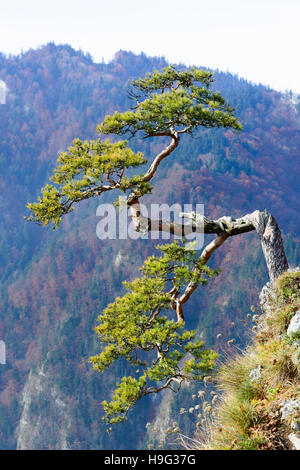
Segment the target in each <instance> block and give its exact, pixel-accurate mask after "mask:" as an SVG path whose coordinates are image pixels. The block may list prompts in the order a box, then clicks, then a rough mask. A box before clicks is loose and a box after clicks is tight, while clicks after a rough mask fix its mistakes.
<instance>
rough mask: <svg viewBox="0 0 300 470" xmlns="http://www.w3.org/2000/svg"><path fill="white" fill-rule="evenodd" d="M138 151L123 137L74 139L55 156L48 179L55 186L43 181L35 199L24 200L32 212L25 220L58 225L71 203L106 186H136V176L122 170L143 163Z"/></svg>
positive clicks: (137, 181)
mask: <svg viewBox="0 0 300 470" xmlns="http://www.w3.org/2000/svg"><path fill="white" fill-rule="evenodd" d="M145 162H146V160H145V159H144V158H143V155H142V153H140V152H138V153H134V152H133V151H132V150H131V149H130V148H128V147H127V142H126V141H119V142H117V143H110V142H109V141H108V140H106V141H105V142H101V140H100V139H97V140H91V141H81V140H80V139H75V140H74V142H73V146H72V147H70V148H69V151H68V152H62V153H61V154H60V155H59V157H58V166H57V168H56V169H55V170H54V172H53V176H52V177H51V180H52V181H53V182H54V183H56V184H57V186H58V187H59V189H57V187H55V186H53V185H50V184H47V185H46V186H45V187H44V188H43V189H42V197H39V200H38V202H37V203H32V204H28V205H27V207H28V208H29V209H30V210H31V211H32V212H33V215H31V216H30V217H29V218H28V220H33V221H35V222H38V223H42V224H43V225H48V224H49V223H50V222H52V223H53V224H54V227H57V226H58V225H59V222H60V220H61V218H62V216H63V215H64V214H66V213H68V212H70V211H71V210H73V204H74V203H78V202H80V201H81V200H83V199H88V198H90V197H93V196H95V195H98V194H101V193H102V192H104V191H107V190H110V189H120V190H123V191H125V190H126V189H127V188H130V187H137V188H138V187H139V186H140V178H138V177H134V178H132V179H130V178H126V179H125V178H124V177H123V175H124V171H125V170H127V169H128V168H130V167H131V168H135V167H137V166H140V165H143V164H144V163H145Z"/></svg>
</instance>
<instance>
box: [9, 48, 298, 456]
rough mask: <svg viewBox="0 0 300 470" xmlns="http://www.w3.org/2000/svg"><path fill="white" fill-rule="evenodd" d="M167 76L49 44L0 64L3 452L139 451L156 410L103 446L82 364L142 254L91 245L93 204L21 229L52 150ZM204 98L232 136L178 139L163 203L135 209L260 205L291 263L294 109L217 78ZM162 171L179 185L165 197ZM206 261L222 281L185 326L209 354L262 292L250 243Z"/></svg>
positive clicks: (99, 385) (240, 340) (238, 331)
mask: <svg viewBox="0 0 300 470" xmlns="http://www.w3.org/2000/svg"><path fill="white" fill-rule="evenodd" d="M166 65H167V62H166V60H165V59H164V58H159V57H156V58H151V57H147V56H146V55H145V54H140V55H135V54H133V53H131V52H126V51H119V52H118V53H117V54H116V55H115V57H114V59H113V60H112V61H111V62H110V63H108V64H95V63H93V61H92V58H91V57H90V56H89V55H85V54H83V53H82V52H80V51H75V50H74V49H72V47H70V46H68V45H62V46H55V45H54V44H51V43H50V44H48V45H46V46H43V47H41V48H39V49H37V50H30V51H28V52H26V53H25V54H23V55H20V56H18V57H6V56H4V55H0V80H1V81H2V82H3V83H5V84H6V87H7V89H8V91H7V93H6V97H5V104H2V105H0V136H1V138H0V189H1V193H0V208H1V214H2V217H1V220H0V235H1V236H0V260H1V263H0V280H1V297H0V312H1V313H0V315H1V321H0V339H2V340H4V341H5V343H6V347H7V364H6V365H0V448H2V449H9V448H16V447H18V448H23V449H25V448H27V449H29V448H34V449H37V448H53V449H54V448H72V449H73V448H74V449H84V448H88V449H90V448H115V449H122V448H124V449H126V448H138V447H142V446H144V445H145V443H144V438H145V436H146V434H145V424H146V422H147V421H149V420H152V419H154V418H155V416H156V413H157V412H158V402H153V401H150V400H148V401H146V402H145V403H143V404H141V405H140V406H139V407H138V408H137V410H136V411H134V412H133V413H132V414H131V415H130V417H129V422H128V423H126V424H124V425H121V426H119V427H118V428H117V429H116V430H114V431H113V433H112V434H111V436H108V435H107V433H106V432H105V428H104V425H103V423H102V421H101V406H100V402H101V400H102V399H104V398H105V396H106V395H107V394H109V393H110V390H111V388H112V386H113V384H114V382H115V375H116V371H111V372H108V373H107V374H106V375H105V376H100V375H99V374H97V373H96V372H93V371H92V370H91V366H90V365H88V364H87V360H88V358H89V356H91V355H92V354H93V353H94V351H95V348H97V345H96V344H95V342H96V338H95V334H94V331H93V327H94V326H95V323H96V317H97V314H98V313H99V312H100V310H101V309H102V308H104V307H105V305H106V304H107V303H109V302H111V301H112V300H113V299H114V297H115V295H117V294H119V293H120V292H121V291H122V284H121V283H122V280H124V279H125V278H127V277H128V275H129V276H134V275H135V274H136V273H137V269H138V267H139V266H140V265H141V264H142V261H143V259H144V258H146V256H148V255H149V254H150V253H152V252H153V249H154V248H153V247H154V245H155V243H154V242H147V241H144V240H139V241H138V242H136V243H133V242H131V241H122V242H121V241H118V240H116V241H107V242H106V241H105V242H101V241H100V240H98V239H97V237H96V233H95V229H96V224H97V222H98V220H97V218H96V215H95V212H96V205H97V203H99V202H100V201H91V202H88V203H86V204H83V206H82V208H79V209H78V210H76V211H75V212H74V214H72V215H70V217H68V218H67V220H66V221H65V222H64V224H63V225H62V227H61V228H60V229H59V230H58V231H56V232H52V231H51V230H47V229H41V228H40V227H37V226H33V225H31V224H29V223H28V222H25V221H24V219H23V217H24V215H25V214H26V209H25V207H26V203H27V202H29V201H33V200H35V199H36V198H37V196H38V194H39V192H40V188H41V187H42V186H43V185H44V184H45V182H46V181H47V179H48V177H49V174H50V173H51V171H52V169H53V167H54V165H55V161H56V158H57V154H58V152H59V151H62V150H65V149H66V148H67V147H68V146H69V145H70V144H71V142H72V140H73V139H74V138H75V137H80V138H82V139H88V138H94V137H95V136H96V125H97V123H99V122H100V121H101V120H102V119H103V117H104V116H105V114H111V113H113V112H114V110H116V109H117V110H124V109H126V108H128V107H129V106H130V101H129V98H128V94H127V88H128V83H129V80H131V79H134V78H138V77H139V76H144V75H145V74H146V73H147V72H150V71H152V70H154V69H161V68H163V67H165V66H166ZM214 86H215V88H216V89H219V90H220V91H221V93H222V94H223V95H224V97H225V98H226V99H227V100H228V101H229V102H230V103H231V104H232V105H233V106H234V107H236V108H237V114H238V115H239V116H240V121H241V122H242V124H243V126H244V130H243V131H242V132H241V133H240V134H239V135H238V136H237V135H234V134H232V133H230V132H224V131H222V130H207V129H201V130H199V132H198V134H197V136H196V138H195V139H191V138H187V139H183V140H182V145H181V146H180V148H178V149H177V150H176V153H175V154H174V159H175V160H174V162H173V160H172V161H168V162H166V163H164V164H163V165H162V169H161V171H160V172H159V175H158V178H157V181H156V183H155V184H157V187H159V188H160V192H161V194H162V195H163V199H164V200H163V201H162V200H160V201H157V200H156V197H157V196H156V193H155V191H154V193H153V196H151V199H150V196H149V197H148V201H150V200H151V201H155V202H166V203H174V202H178V203H180V204H184V203H193V204H196V203H204V204H205V213H206V214H207V215H209V216H210V217H219V216H222V215H238V214H243V213H246V212H250V211H252V210H255V209H264V208H265V207H266V208H267V209H268V210H269V211H270V212H272V213H273V214H274V216H275V217H276V218H277V220H278V222H279V225H280V227H281V229H282V230H283V234H284V236H285V243H286V249H287V255H288V258H289V261H290V263H291V264H293V263H294V264H299V251H297V249H299V233H300V230H299V229H300V224H299V217H298V214H299V209H300V207H299V206H300V198H299V179H300V159H299V156H300V112H299V111H300V109H299V104H298V98H297V97H295V96H290V95H288V94H280V93H278V92H275V91H273V90H270V89H268V88H266V87H263V86H261V85H258V86H255V85H253V84H250V83H248V82H247V81H245V80H240V79H238V78H237V77H235V76H233V75H231V74H226V73H223V72H221V73H220V72H218V73H216V74H215V84H214ZM130 143H132V145H133V146H134V147H135V148H139V149H140V150H142V151H143V152H144V153H145V156H146V157H147V158H151V155H153V153H154V151H155V150H157V143H154V142H150V141H146V142H145V141H135V142H134V141H132V142H130ZM171 163H172V164H171ZM174 173H176V179H177V181H178V184H177V185H176V188H173V187H172V188H171V189H170V190H169V189H168V185H167V184H166V183H167V182H170V181H172V180H173V179H174V178H173V176H174ZM117 257H118V258H117ZM116 259H118V263H113V262H112V260H116ZM120 260H121V261H120ZM213 263H214V265H215V266H220V267H221V269H222V274H221V275H220V277H219V278H218V279H216V280H215V281H213V282H212V284H211V285H210V286H208V288H206V289H204V290H202V291H201V292H199V294H197V296H196V297H195V299H193V301H192V302H191V306H190V309H191V311H192V315H191V324H192V327H197V328H198V329H199V331H202V332H203V335H204V336H205V338H206V340H207V342H208V343H209V345H216V347H217V348H218V347H219V346H218V344H215V343H216V342H215V337H216V334H217V333H221V332H222V334H223V336H224V338H226V337H231V335H234V336H235V338H236V342H237V344H239V345H243V344H244V342H245V339H246V336H247V335H246V334H245V328H244V327H243V324H242V322H240V320H242V315H243V314H244V313H245V311H246V310H247V309H248V308H249V306H250V305H251V303H254V302H255V301H256V298H257V293H258V292H259V290H260V288H261V287H262V285H263V284H264V282H265V280H266V271H265V266H264V263H263V259H262V256H261V253H260V248H259V243H258V241H257V240H256V238H255V237H254V236H253V235H251V234H250V235H248V236H245V237H241V238H238V239H236V240H231V241H230V242H228V245H227V246H224V248H222V250H220V253H218V254H217V255H216V256H215V258H214V260H213ZM221 286H222V289H221ZM199 312H200V313H199ZM201 312H204V314H201ZM232 322H234V323H235V326H234V327H233V326H232ZM224 341H225V340H224ZM225 343H226V342H225ZM122 367H123V366H122V364H120V366H119V370H118V375H120V374H121V373H122ZM186 400H188V397H187V398H186ZM176 406H177V405H176V401H175V402H174V403H173V405H172V407H173V408H174V409H175V410H176ZM173 408H172V409H173ZM174 412H175V411H174Z"/></svg>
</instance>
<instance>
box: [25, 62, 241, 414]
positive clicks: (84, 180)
mask: <svg viewBox="0 0 300 470" xmlns="http://www.w3.org/2000/svg"><path fill="white" fill-rule="evenodd" d="M213 80H214V79H213V73H212V72H210V71H207V70H202V69H195V68H191V69H190V70H183V71H182V70H177V69H175V68H174V67H172V66H169V67H167V68H165V69H164V70H163V71H162V72H159V71H156V72H154V73H152V74H148V75H147V76H146V77H145V78H143V79H142V78H140V79H139V80H136V81H133V82H132V83H131V88H130V91H129V95H130V97H131V98H132V100H133V106H132V108H131V110H128V111H126V112H123V113H121V112H115V113H114V114H113V115H112V116H110V115H108V116H106V117H105V118H104V120H103V121H102V123H100V124H99V125H98V127H97V131H98V133H99V135H100V138H99V139H97V140H91V141H82V140H80V139H76V140H75V141H74V142H73V146H71V147H70V148H69V150H68V151H67V152H62V153H61V154H60V155H59V157H58V166H57V168H56V169H55V170H54V172H53V175H52V177H51V181H52V183H54V184H48V185H46V186H45V188H43V189H42V196H41V197H40V198H39V200H38V202H36V203H31V204H28V208H29V209H30V210H31V215H30V216H29V220H33V221H35V222H37V223H40V224H42V225H48V224H49V223H52V224H53V226H54V228H56V227H57V226H58V225H59V223H60V221H61V219H62V217H63V216H64V215H65V214H67V213H68V212H70V211H71V210H73V207H74V205H75V203H78V202H80V201H81V200H84V199H88V198H90V197H93V196H100V195H101V194H102V193H104V192H106V191H111V190H119V191H122V192H123V193H125V194H126V196H127V204H128V206H129V207H130V208H131V215H132V218H133V221H134V222H135V226H136V229H137V230H139V229H140V226H141V223H142V222H145V221H142V218H141V212H140V210H139V198H141V197H142V196H143V195H144V194H146V193H149V192H151V188H152V187H151V184H150V181H151V179H152V177H153V176H154V174H155V172H156V171H157V169H158V167H159V164H160V162H161V161H162V160H163V159H164V158H166V157H167V156H168V155H170V154H171V153H172V152H173V151H174V150H175V149H176V147H177V146H178V144H179V140H180V137H181V136H182V135H183V134H193V132H194V131H195V130H196V129H197V127H199V126H204V127H207V128H214V127H222V128H229V129H231V130H232V131H234V132H237V131H239V130H241V128H242V126H241V124H240V123H239V121H238V118H237V117H235V115H234V109H232V108H231V107H230V106H229V104H228V103H227V102H226V100H225V99H224V98H223V97H222V96H221V95H220V93H218V92H214V91H213V90H212V88H211V85H212V82H213ZM109 134H110V135H113V136H124V137H125V138H126V139H127V140H120V141H113V142H112V141H109V140H103V137H102V136H103V135H109ZM135 136H140V137H142V138H144V139H148V138H158V137H163V138H164V140H163V141H162V145H163V146H164V147H163V149H162V150H161V152H160V153H158V154H157V155H156V156H155V157H154V158H153V159H152V162H151V164H150V166H149V167H148V169H147V171H146V172H142V171H141V169H140V173H138V174H136V175H133V176H130V175H132V169H133V168H139V167H140V168H141V167H144V165H145V164H146V163H147V161H146V159H145V158H144V155H143V154H142V153H140V152H134V151H133V150H131V149H130V147H129V146H128V139H132V138H134V137H135ZM166 138H169V139H170V141H169V143H168V144H167V145H165V142H166ZM143 169H144V168H143ZM193 223H194V222H192V224H191V226H193ZM151 224H152V221H146V225H147V228H148V229H150V230H151V229H152V228H153V226H154V225H153V224H152V225H151ZM171 225H172V224H171ZM171 225H170V224H168V229H170V231H171V232H172V231H173V232H172V233H175V229H174V227H171ZM225 225H226V224H225V218H224V220H223V221H222V222H220V221H217V222H216V223H213V224H212V226H213V227H217V231H214V233H217V235H218V237H217V241H216V242H215V243H214V244H213V247H212V248H209V249H208V250H207V252H206V254H205V255H203V256H200V257H199V256H197V252H196V251H195V250H193V249H189V248H188V247H187V246H185V245H184V244H183V245H181V244H180V243H179V242H177V241H176V242H174V243H171V244H168V245H165V246H160V247H159V249H160V250H161V251H162V253H163V256H161V257H155V256H153V257H150V258H149V259H148V260H146V262H145V264H144V266H143V267H142V268H141V270H142V276H141V277H140V278H137V279H135V280H134V281H132V282H125V287H126V289H127V291H128V292H127V293H126V294H125V295H124V296H123V297H122V298H117V299H115V301H114V302H113V303H111V304H109V305H108V307H107V308H106V309H105V310H104V311H103V312H102V314H101V315H100V316H99V319H98V321H99V325H98V326H97V327H96V331H97V334H98V338H99V340H100V348H101V352H100V354H98V355H96V356H94V357H92V358H91V362H92V363H93V365H94V367H95V368H96V369H97V370H99V371H100V372H103V371H104V370H105V369H106V368H108V367H109V366H110V365H111V364H112V363H113V362H115V361H116V360H118V359H120V358H123V359H124V358H125V359H126V360H127V361H128V362H129V363H130V365H131V367H132V368H135V370H134V371H133V373H132V374H131V375H130V374H129V375H128V376H126V377H123V378H122V380H121V382H120V383H119V384H118V385H117V388H116V390H115V392H114V393H113V396H112V400H111V402H109V403H108V402H107V401H105V402H104V403H103V406H104V411H105V419H106V420H107V422H108V423H115V422H119V421H122V420H123V419H124V418H125V417H126V416H127V413H128V411H129V409H130V408H131V407H132V406H133V405H134V403H135V402H136V401H137V400H139V399H140V398H141V397H143V396H145V395H148V394H150V393H157V392H159V391H161V390H163V389H165V388H173V389H174V386H175V388H177V389H178V388H180V385H181V384H182V382H183V381H190V380H199V379H201V378H202V377H203V374H205V373H208V372H209V371H211V370H212V369H213V368H214V366H215V360H216V357H217V355H216V354H215V353H214V352H213V351H210V350H206V349H204V347H203V346H204V345H203V343H202V342H200V341H197V340H196V339H195V331H189V330H186V329H185V321H184V316H183V310H182V306H183V304H185V303H186V302H187V301H188V300H189V298H190V296H191V295H192V293H193V292H194V291H195V290H196V288H197V287H198V285H199V284H202V285H203V284H205V283H206V282H207V279H208V278H210V277H212V276H213V275H214V274H217V272H216V271H212V270H210V269H209V268H208V267H207V266H206V261H207V259H208V257H209V254H210V253H211V251H212V250H214V249H215V248H216V247H218V246H219V245H220V244H222V243H223V241H224V240H225V239H226V238H227V236H228V234H227V233H225V232H224V230H226V227H225ZM220 227H222V228H221V229H220ZM224 227H225V228H224ZM159 229H164V227H163V226H162V227H159ZM181 234H182V235H184V230H183V231H182V232H181ZM174 312H175V318H174Z"/></svg>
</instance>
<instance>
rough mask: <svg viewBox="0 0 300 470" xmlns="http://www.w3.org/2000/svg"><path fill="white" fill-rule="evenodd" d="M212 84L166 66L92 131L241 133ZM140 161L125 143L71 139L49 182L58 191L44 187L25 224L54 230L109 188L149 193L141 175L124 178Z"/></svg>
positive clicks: (198, 73) (138, 84) (197, 73)
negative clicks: (126, 107) (129, 104)
mask: <svg viewBox="0 0 300 470" xmlns="http://www.w3.org/2000/svg"><path fill="white" fill-rule="evenodd" d="M212 81H213V74H212V73H211V72H207V71H204V70H201V69H200V70H196V69H194V68H192V69H191V70H190V71H185V72H180V71H177V70H176V69H175V68H174V67H166V68H165V69H164V71H163V72H154V73H153V74H148V75H147V76H146V78H144V79H139V80H136V81H133V82H132V87H133V91H132V92H131V96H132V97H133V98H134V99H135V102H136V103H135V106H134V109H133V110H131V111H126V112H124V113H120V112H115V113H114V115H113V116H109V115H108V116H106V117H105V119H104V120H103V122H102V123H101V124H100V125H99V126H98V128H97V131H98V133H99V134H100V135H101V134H115V135H125V134H127V135H128V134H129V135H130V136H134V135H135V134H136V133H138V132H139V131H141V132H142V133H143V136H144V137H151V136H161V135H164V136H172V135H173V134H174V132H177V133H190V134H191V133H193V131H194V130H195V129H196V128H197V127H198V126H204V127H225V128H231V129H233V130H236V131H238V130H240V129H241V128H242V126H241V124H240V123H239V121H238V119H237V118H236V117H235V116H234V114H233V112H234V110H233V109H232V108H231V107H230V106H229V105H228V104H227V103H226V101H225V99H224V98H223V97H222V96H221V95H220V93H219V92H216V93H214V92H213V91H212V90H211V89H210V88H209V87H210V85H211V83H212ZM200 85H202V86H200ZM145 162H146V160H145V159H144V158H143V155H142V153H140V152H138V153H135V152H133V151H132V150H131V149H130V148H128V147H127V142H126V141H120V142H117V143H110V142H109V141H105V142H103V141H101V140H100V139H97V140H91V141H81V140H80V139H76V140H74V142H73V146H72V147H70V148H69V151H68V152H62V153H61V154H60V155H59V157H58V166H57V168H56V169H55V170H54V173H53V176H52V177H51V180H52V181H53V182H54V183H55V184H56V185H57V186H53V185H50V184H48V185H46V186H45V187H44V188H43V189H42V197H39V199H38V202H35V203H30V204H28V205H27V207H28V209H29V210H30V211H31V212H32V215H31V216H29V217H28V220H32V221H34V222H37V223H41V224H43V225H48V224H49V223H53V225H54V228H56V227H57V226H58V225H59V223H60V221H61V218H62V217H63V215H65V214H67V213H68V212H70V211H72V210H73V205H74V203H78V202H80V201H81V200H84V199H88V198H90V197H93V196H95V195H101V194H102V193H103V192H105V191H110V190H113V189H119V190H121V191H123V192H126V191H127V190H130V191H132V190H133V189H134V190H135V196H137V197H140V196H142V195H144V194H146V193H149V192H151V189H152V187H151V185H150V184H149V182H148V181H146V180H144V178H143V175H134V176H133V177H128V176H126V175H125V174H124V173H125V170H128V169H129V168H136V167H138V166H141V165H143V164H144V163H145Z"/></svg>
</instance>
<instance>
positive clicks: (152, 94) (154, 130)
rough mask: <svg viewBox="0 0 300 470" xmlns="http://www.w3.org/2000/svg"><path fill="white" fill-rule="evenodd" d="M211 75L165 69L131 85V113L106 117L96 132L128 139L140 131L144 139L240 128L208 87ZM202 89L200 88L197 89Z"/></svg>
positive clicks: (223, 104) (194, 70)
mask: <svg viewBox="0 0 300 470" xmlns="http://www.w3.org/2000/svg"><path fill="white" fill-rule="evenodd" d="M212 82H213V74H212V73H211V72H208V71H204V70H201V69H200V70H197V69H195V68H192V69H191V70H190V71H184V72H179V71H177V70H176V69H175V68H174V67H172V66H170V67H166V68H165V69H164V71H163V72H158V71H155V72H154V73H152V74H150V73H149V74H148V75H147V76H146V78H144V79H141V78H140V79H139V80H136V81H132V91H131V97H132V98H133V99H134V100H135V101H136V103H135V106H134V108H133V110H132V111H126V112H125V113H119V112H115V113H114V115H113V116H106V117H105V119H104V121H103V122H102V124H100V125H99V126H98V131H99V132H100V133H103V134H117V135H124V134H127V133H130V135H131V136H133V135H135V134H136V133H137V132H139V131H142V132H143V134H144V136H145V137H150V136H155V135H170V134H171V130H175V131H177V132H181V131H182V132H188V133H192V132H193V131H194V130H195V129H196V128H197V127H198V126H204V127H229V128H232V129H234V130H237V131H238V130H240V129H241V128H242V126H241V124H240V123H239V122H238V119H237V118H236V117H234V115H233V111H234V110H233V109H232V108H231V107H230V106H229V105H228V104H227V103H226V101H225V99H224V98H223V97H222V96H221V95H220V93H218V92H216V93H214V92H213V91H212V90H211V89H210V88H209V87H210V85H211V83H212ZM199 84H200V85H202V86H199Z"/></svg>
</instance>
